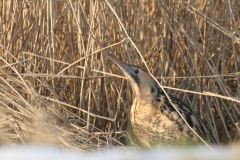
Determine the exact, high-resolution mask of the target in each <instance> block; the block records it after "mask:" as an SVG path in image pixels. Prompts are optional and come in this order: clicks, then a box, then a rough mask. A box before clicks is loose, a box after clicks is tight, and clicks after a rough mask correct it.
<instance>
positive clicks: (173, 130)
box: [108, 55, 216, 147]
mask: <svg viewBox="0 0 240 160" xmlns="http://www.w3.org/2000/svg"><path fill="white" fill-rule="evenodd" d="M108 58H109V59H111V60H112V61H113V62H114V63H115V64H116V65H117V66H118V67H119V68H120V69H121V70H122V71H123V72H124V74H125V76H126V77H127V79H128V80H129V82H130V84H131V86H132V88H133V92H134V100H133V104H132V107H131V114H130V120H131V125H132V128H133V132H134V133H135V135H136V136H137V137H138V139H139V141H140V142H141V143H142V144H143V145H145V146H147V147H151V146H153V145H158V146H159V145H160V146H161V145H173V144H188V143H201V140H200V139H199V138H198V137H197V136H196V135H195V134H194V133H193V132H192V131H191V130H190V128H189V127H188V126H187V125H186V123H185V122H184V121H183V119H182V118H181V117H180V116H179V114H178V113H177V112H176V110H175V109H174V107H173V106H172V105H171V103H170V102H169V100H168V98H167V97H166V95H165V94H164V92H163V91H162V90H161V88H160V87H159V85H158V84H157V83H156V82H155V80H154V79H153V78H152V77H151V75H150V74H149V73H148V72H146V71H145V70H143V69H142V68H140V67H137V66H133V65H130V64H127V63H125V62H123V61H121V60H119V59H117V58H116V57H113V56H110V55H108ZM169 97H170V99H171V101H172V103H173V104H174V106H175V107H177V109H178V110H179V111H180V113H181V114H182V115H183V117H184V118H185V119H186V121H187V122H188V124H189V125H190V126H191V127H192V128H193V129H194V131H196V132H197V133H198V134H199V135H200V136H201V137H202V138H204V139H205V140H207V141H209V142H210V143H216V140H215V138H214V137H213V135H212V133H211V132H210V130H209V129H208V128H207V126H206V124H205V123H204V122H203V120H202V119H201V118H200V117H199V116H198V115H197V114H196V113H195V112H194V111H193V110H192V109H191V108H190V107H189V106H188V105H187V104H186V103H184V102H183V101H182V100H180V99H179V98H177V97H174V96H172V95H169Z"/></svg>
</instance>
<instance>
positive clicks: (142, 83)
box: [107, 55, 157, 98]
mask: <svg viewBox="0 0 240 160" xmlns="http://www.w3.org/2000/svg"><path fill="white" fill-rule="evenodd" d="M107 57H108V58H109V59H111V60H112V61H113V62H114V63H115V64H116V65H117V66H118V67H119V68H120V69H121V70H122V71H123V73H124V74H125V76H126V77H127V79H128V81H129V82H130V84H131V86H132V88H133V91H134V93H135V95H136V96H137V97H138V98H142V97H143V96H148V97H149V96H150V94H151V95H152V96H156V95H155V94H157V93H156V87H157V85H156V82H155V80H154V79H153V78H152V77H151V75H150V74H149V73H148V72H147V71H145V70H144V69H142V68H140V67H137V66H133V65H130V64H128V63H125V62H123V61H121V60H120V59H118V58H116V57H113V56H111V55H107ZM152 96H150V97H152Z"/></svg>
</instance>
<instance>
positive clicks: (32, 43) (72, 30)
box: [0, 0, 240, 151]
mask: <svg viewBox="0 0 240 160" xmlns="http://www.w3.org/2000/svg"><path fill="white" fill-rule="evenodd" d="M0 8H1V9H0V15H1V16H0V144H9V145H16V144H27V143H40V144H42V143H44V144H52V143H53V144H58V145H59V146H62V147H63V148H75V149H78V150H81V151H86V150H94V149H104V148H109V147H112V146H123V147H124V146H125V145H126V144H132V145H133V147H137V145H136V144H134V143H132V141H134V140H133V138H132V137H131V136H130V135H129V132H127V131H130V130H131V128H130V125H129V109H130V106H131V103H132V89H131V86H130V84H129V83H128V82H127V81H126V79H125V78H124V76H123V74H122V72H121V71H120V70H119V69H118V68H117V67H116V66H115V65H114V64H112V63H111V62H110V61H109V60H108V59H107V58H106V54H111V55H114V56H116V57H118V58H120V59H122V60H123V61H125V62H128V63H131V64H134V65H137V66H140V67H143V68H145V69H149V70H150V72H151V73H152V74H153V75H154V76H155V77H156V78H157V79H158V80H159V82H160V84H161V85H162V86H163V87H164V88H165V90H166V91H167V93H171V94H174V95H176V96H178V97H179V98H181V99H183V100H184V101H185V102H187V103H188V104H189V105H190V106H191V107H192V108H193V109H194V110H195V111H196V112H197V113H198V114H199V115H200V116H201V118H202V119H203V120H204V121H205V122H206V123H207V124H208V125H209V126H210V129H211V130H212V132H213V134H214V136H215V138H216V139H217V141H218V143H219V144H231V143H233V142H236V141H237V140H238V139H239V135H240V134H239V133H240V105H239V102H240V99H239V96H240V91H239V86H240V84H239V83H240V79H239V70H240V68H239V67H240V48H239V44H240V38H239V37H240V33H239V29H240V21H239V18H240V15H239V14H240V9H239V8H240V2H239V1H237V0H216V1H213V0H209V1H208V0H206V1H200V0H198V1H195V0H188V1H184V0H169V1H166V0H157V1H141V0H140V1H138V0H130V1H128V0H121V1H118V0H105V1H99V0H90V1H77V0H47V1H44V0H35V1H24V0H23V1H18V0H2V1H0Z"/></svg>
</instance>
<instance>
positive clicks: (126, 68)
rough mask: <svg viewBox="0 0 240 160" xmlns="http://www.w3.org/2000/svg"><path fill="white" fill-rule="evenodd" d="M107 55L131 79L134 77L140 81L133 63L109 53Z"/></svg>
mask: <svg viewBox="0 0 240 160" xmlns="http://www.w3.org/2000/svg"><path fill="white" fill-rule="evenodd" d="M107 57H108V58H109V59H111V60H112V61H113V62H114V63H115V64H116V65H117V66H118V67H119V68H120V69H121V70H122V71H123V73H124V74H125V76H126V77H127V78H128V79H129V80H130V81H131V79H133V80H134V81H135V82H138V76H137V74H136V73H135V68H133V67H132V65H130V64H128V63H125V62H123V61H121V60H120V59H118V58H116V57H114V56H111V55H109V54H107Z"/></svg>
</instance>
